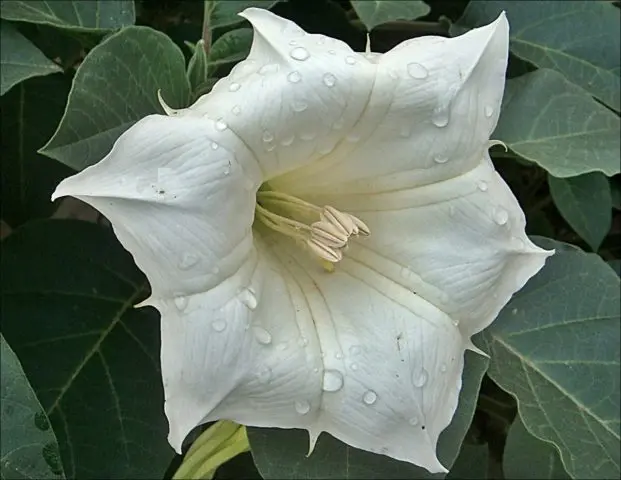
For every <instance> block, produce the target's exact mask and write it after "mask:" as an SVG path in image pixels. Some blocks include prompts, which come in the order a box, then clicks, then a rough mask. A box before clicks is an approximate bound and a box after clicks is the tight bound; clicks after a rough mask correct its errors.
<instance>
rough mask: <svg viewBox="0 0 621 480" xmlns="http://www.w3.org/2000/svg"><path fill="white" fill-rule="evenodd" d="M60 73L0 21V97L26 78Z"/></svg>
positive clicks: (35, 49) (6, 24)
mask: <svg viewBox="0 0 621 480" xmlns="http://www.w3.org/2000/svg"><path fill="white" fill-rule="evenodd" d="M54 72H62V69H61V68H60V67H59V66H58V65H56V64H55V63H54V62H52V61H51V60H50V59H49V58H47V57H46V56H45V55H43V53H42V52H41V50H39V49H38V48H37V47H35V46H34V45H33V44H32V43H31V42H30V40H28V39H27V38H26V37H24V36H23V35H22V34H21V33H19V32H18V31H17V29H16V28H15V27H14V26H13V25H11V24H10V23H9V22H5V21H0V95H4V94H5V93H6V92H8V91H9V89H10V88H11V87H13V85H16V84H17V83H19V82H21V81H23V80H26V79H27V78H31V77H37V76H40V75H49V74H50V73H54Z"/></svg>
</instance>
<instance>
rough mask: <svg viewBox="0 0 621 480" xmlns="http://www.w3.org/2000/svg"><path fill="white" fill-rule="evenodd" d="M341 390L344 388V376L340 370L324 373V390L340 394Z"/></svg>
mask: <svg viewBox="0 0 621 480" xmlns="http://www.w3.org/2000/svg"><path fill="white" fill-rule="evenodd" d="M341 388H343V374H342V373H341V372H339V371H338V370H326V371H325V372H324V373H323V390H324V391H325V392H338V391H339V390H340V389H341Z"/></svg>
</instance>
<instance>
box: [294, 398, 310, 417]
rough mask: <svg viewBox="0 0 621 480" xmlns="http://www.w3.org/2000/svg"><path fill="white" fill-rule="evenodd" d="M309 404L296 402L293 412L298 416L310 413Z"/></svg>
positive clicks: (301, 401) (302, 401) (300, 401)
mask: <svg viewBox="0 0 621 480" xmlns="http://www.w3.org/2000/svg"><path fill="white" fill-rule="evenodd" d="M310 408H311V406H310V403H308V402H307V401H306V400H298V401H297V402H295V411H296V412H298V413H299V414H300V415H306V414H307V413H308V412H310Z"/></svg>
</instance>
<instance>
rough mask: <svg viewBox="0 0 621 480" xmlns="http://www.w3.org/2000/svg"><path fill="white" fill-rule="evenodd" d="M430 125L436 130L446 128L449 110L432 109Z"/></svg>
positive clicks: (444, 108) (441, 108) (446, 108)
mask: <svg viewBox="0 0 621 480" xmlns="http://www.w3.org/2000/svg"><path fill="white" fill-rule="evenodd" d="M431 123H433V124H434V125H435V126H436V127H438V128H443V127H446V126H447V125H448V123H449V109H448V107H437V108H434V110H433V113H432V114H431Z"/></svg>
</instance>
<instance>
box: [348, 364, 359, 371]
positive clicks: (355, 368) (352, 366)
mask: <svg viewBox="0 0 621 480" xmlns="http://www.w3.org/2000/svg"><path fill="white" fill-rule="evenodd" d="M349 368H351V369H352V370H353V371H354V372H355V371H356V370H358V364H357V363H352V364H351V365H349Z"/></svg>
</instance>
